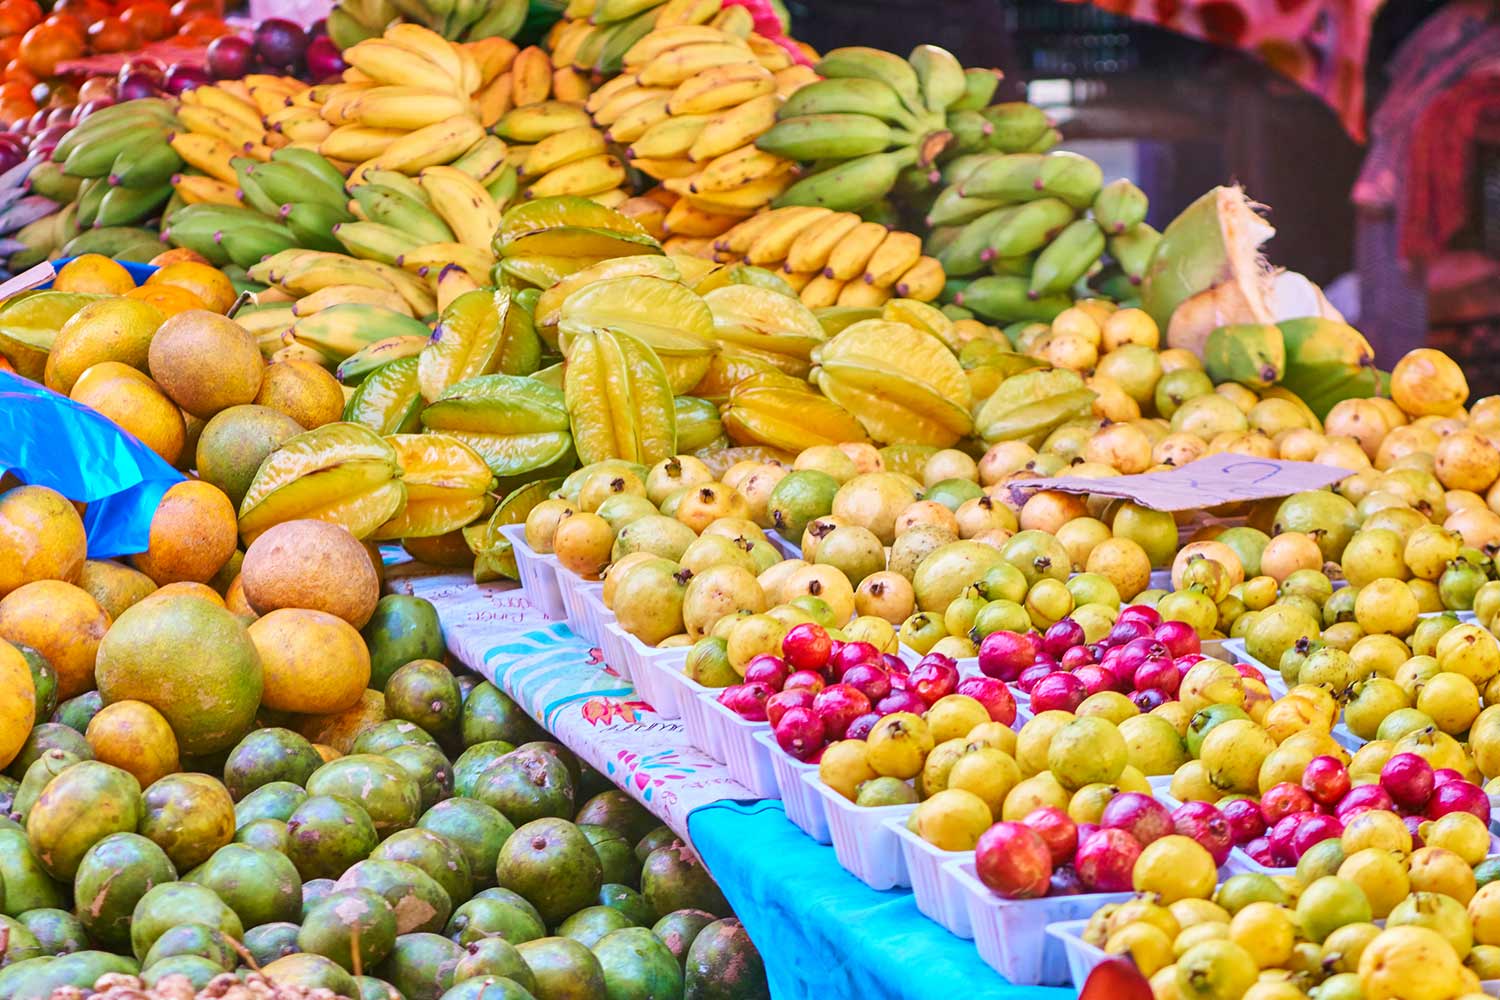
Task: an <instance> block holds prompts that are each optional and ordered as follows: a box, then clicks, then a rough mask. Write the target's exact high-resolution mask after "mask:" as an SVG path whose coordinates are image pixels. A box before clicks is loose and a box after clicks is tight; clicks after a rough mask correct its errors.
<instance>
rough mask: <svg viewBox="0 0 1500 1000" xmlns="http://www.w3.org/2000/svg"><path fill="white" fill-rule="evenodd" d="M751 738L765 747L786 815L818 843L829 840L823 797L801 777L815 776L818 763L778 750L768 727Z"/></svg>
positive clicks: (826, 812)
mask: <svg viewBox="0 0 1500 1000" xmlns="http://www.w3.org/2000/svg"><path fill="white" fill-rule="evenodd" d="M754 739H755V742H756V743H759V744H760V745H761V746H762V747H763V748H765V752H766V755H767V757H768V759H769V760H770V761H771V771H772V773H773V774H774V775H775V777H776V790H777V792H779V793H780V795H779V798H780V799H781V804H782V806H783V807H785V809H786V818H787V819H789V820H791V821H792V825H794V826H795V827H797V829H799V830H801V831H802V832H803V833H805V834H807V835H808V836H809V837H811V838H812V839H813V840H815V841H817V842H818V843H820V844H831V843H833V839H832V837H831V836H830V835H829V832H828V811H827V809H826V808H825V807H824V805H823V796H821V795H819V794H818V793H817V791H816V790H815V789H813V788H812V787H811V786H810V785H809V784H808V783H807V782H806V781H803V780H802V776H803V775H811V776H812V777H813V778H814V779H816V778H817V776H818V765H816V764H805V763H803V762H802V761H800V760H798V759H797V758H795V757H793V756H792V755H791V754H789V753H787V752H786V751H785V750H783V749H781V745H780V744H778V743H777V742H776V737H775V735H774V734H773V733H772V732H771V731H770V729H764V730H761V731H759V732H757V733H755V735H754Z"/></svg>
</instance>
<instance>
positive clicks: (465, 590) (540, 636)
mask: <svg viewBox="0 0 1500 1000" xmlns="http://www.w3.org/2000/svg"><path fill="white" fill-rule="evenodd" d="M387 577H388V579H387V587H388V589H390V590H393V591H397V592H399V593H406V594H412V595H414V596H416V597H421V598H425V599H426V600H429V601H431V602H432V603H433V605H434V606H435V607H436V608H437V612H438V617H439V618H440V619H441V621H442V624H443V637H444V638H445V639H446V640H447V643H448V651H449V653H450V654H452V655H453V656H455V657H457V658H458V659H459V660H460V661H462V662H463V664H464V665H465V666H466V667H468V668H469V669H470V670H473V671H476V672H477V673H480V674H483V675H484V676H485V677H487V678H489V679H490V680H491V681H493V682H494V684H495V685H496V686H497V687H499V688H500V689H501V690H503V691H504V692H505V693H506V694H508V695H510V696H511V697H512V698H513V699H515V701H516V703H517V704H519V705H520V706H521V707H522V708H523V709H525V710H526V712H527V714H529V715H530V716H531V717H532V718H534V719H536V720H537V722H538V723H540V724H541V725H542V726H544V727H545V728H546V729H547V730H548V731H549V732H551V733H552V734H553V735H554V736H555V737H556V738H557V739H558V740H559V741H561V742H562V743H563V744H564V745H566V746H567V747H568V749H570V750H572V751H573V752H574V753H576V754H578V756H579V757H581V758H582V759H584V760H586V761H588V762H589V764H590V765H592V766H593V767H594V768H596V769H598V770H599V771H600V772H602V773H603V774H606V775H608V776H609V779H610V780H611V781H613V782H614V783H615V784H616V785H619V786H620V787H621V788H623V789H625V791H627V792H629V793H630V794H631V795H632V796H634V797H635V798H636V799H638V800H640V802H641V804H642V805H644V806H645V807H646V808H647V809H650V810H651V812H652V813H654V814H655V815H656V816H658V817H660V818H661V820H662V822H663V823H666V824H667V825H668V826H670V827H671V828H672V829H673V830H675V831H677V833H678V834H679V835H680V836H682V837H687V836H688V824H687V817H688V813H690V812H692V811H693V810H694V809H697V808H698V807H699V806H703V805H707V804H709V803H711V802H718V801H720V800H723V799H752V798H754V797H755V796H753V795H751V793H750V792H749V791H748V790H747V789H746V788H745V787H744V786H743V785H741V784H739V783H737V782H736V781H734V780H733V779H732V778H730V777H729V771H728V769H727V768H726V767H725V766H724V765H723V764H720V763H719V762H718V761H716V760H714V759H713V758H712V757H710V756H708V755H707V754H705V753H704V752H703V751H701V750H699V749H697V748H696V747H694V746H693V745H692V744H691V743H690V742H688V738H687V732H686V731H685V730H684V729H683V726H682V723H681V722H680V721H679V720H675V719H674V720H668V719H663V718H662V717H661V716H659V715H657V714H656V712H655V711H654V710H653V709H652V708H651V706H650V705H648V704H646V702H644V701H642V700H641V699H640V698H639V697H638V696H637V695H636V692H635V688H634V687H633V686H632V685H631V683H630V681H628V680H626V679H625V678H624V677H622V676H621V675H620V672H619V671H617V670H616V669H615V668H614V667H612V666H610V665H609V664H607V663H605V662H604V657H603V655H602V653H601V652H600V650H599V649H598V648H597V647H593V646H590V645H589V643H587V642H585V641H584V640H583V639H580V638H579V637H578V636H576V635H574V634H573V633H572V631H570V630H569V629H568V626H567V625H565V624H563V623H561V622H554V621H551V620H549V619H548V618H546V617H545V616H544V615H542V614H541V612H539V611H538V610H537V609H536V608H534V607H533V606H532V605H531V603H530V602H529V601H527V600H526V595H525V594H524V593H523V592H522V590H521V588H520V587H518V586H516V585H515V584H505V583H488V584H475V583H474V581H473V579H472V578H471V577H469V576H468V575H467V574H461V573H447V574H442V573H434V572H433V571H432V570H431V569H429V568H424V567H418V566H416V565H415V564H408V565H405V566H393V567H390V568H389V569H388V571H387Z"/></svg>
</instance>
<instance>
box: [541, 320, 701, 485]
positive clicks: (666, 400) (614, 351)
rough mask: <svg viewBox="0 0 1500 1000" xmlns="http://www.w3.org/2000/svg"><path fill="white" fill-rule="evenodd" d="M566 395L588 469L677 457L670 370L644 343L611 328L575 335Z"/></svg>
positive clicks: (580, 454) (576, 441) (575, 439)
mask: <svg viewBox="0 0 1500 1000" xmlns="http://www.w3.org/2000/svg"><path fill="white" fill-rule="evenodd" d="M563 394H564V396H565V398H566V400H567V407H568V415H569V417H570V419H571V424H572V428H573V443H574V447H575V448H577V450H578V458H579V461H581V462H582V463H583V464H584V465H588V464H590V463H591V462H599V461H603V460H604V459H609V458H620V459H624V460H626V461H628V462H636V463H639V464H641V465H645V466H651V465H655V464H656V463H657V462H659V461H661V460H662V459H664V458H670V457H671V456H672V455H675V454H676V453H677V414H676V408H675V407H674V405H673V403H672V389H671V386H670V385H668V383H667V371H666V369H665V368H664V367H663V366H662V363H661V360H660V359H659V358H657V356H656V354H655V353H654V352H653V351H652V350H651V348H650V347H648V346H647V345H646V344H645V342H644V341H642V340H640V339H638V338H636V337H633V336H631V335H630V334H628V333H624V332H622V331H618V330H609V329H604V330H580V331H578V332H577V333H575V334H573V335H572V336H571V337H570V340H569V343H568V354H567V369H566V372H565V381H564V384H563Z"/></svg>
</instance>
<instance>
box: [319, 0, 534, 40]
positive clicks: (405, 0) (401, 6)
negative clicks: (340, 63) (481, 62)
mask: <svg viewBox="0 0 1500 1000" xmlns="http://www.w3.org/2000/svg"><path fill="white" fill-rule="evenodd" d="M527 11H528V4H527V0H491V2H486V0H339V2H338V3H336V4H334V6H333V9H332V10H330V11H329V12H328V34H329V36H330V37H331V38H332V39H333V40H334V42H335V43H336V44H337V45H338V47H339V48H340V49H346V48H349V47H350V46H352V45H355V44H356V43H358V42H362V41H364V40H365V39H367V38H377V37H379V36H380V35H381V34H382V33H383V32H384V31H385V29H386V26H387V25H389V24H390V23H391V22H392V21H396V20H403V21H410V22H412V23H414V24H420V25H423V26H424V27H427V28H431V29H432V30H433V31H436V32H437V33H438V34H440V35H442V36H443V37H444V38H447V39H449V40H450V41H476V40H478V39H481V38H492V37H497V36H498V37H502V38H511V37H514V36H515V35H516V34H517V33H518V32H519V31H520V30H521V28H522V26H523V25H524V24H525V22H526V15H527Z"/></svg>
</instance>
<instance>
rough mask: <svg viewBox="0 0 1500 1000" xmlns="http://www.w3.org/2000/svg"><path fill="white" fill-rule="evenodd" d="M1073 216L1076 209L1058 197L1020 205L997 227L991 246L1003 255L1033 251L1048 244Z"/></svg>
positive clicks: (1011, 255) (1020, 254)
mask: <svg viewBox="0 0 1500 1000" xmlns="http://www.w3.org/2000/svg"><path fill="white" fill-rule="evenodd" d="M1073 217H1074V215H1073V209H1072V208H1070V207H1068V205H1067V204H1066V203H1065V202H1063V201H1061V200H1059V199H1057V198H1043V199H1041V200H1040V201H1029V202H1027V203H1026V204H1024V205H1017V206H1016V207H1015V208H1014V209H1012V210H1011V211H1010V214H1009V215H1008V216H1007V217H1006V218H1005V220H1004V221H1003V222H1001V224H1000V226H999V227H998V228H997V229H996V230H995V232H994V235H993V237H992V239H991V242H990V246H991V248H992V249H993V250H994V251H995V253H996V254H997V255H998V256H1001V257H1020V256H1022V255H1024V254H1029V253H1033V252H1035V251H1037V250H1040V249H1041V248H1042V247H1044V246H1046V245H1047V243H1048V242H1050V241H1051V240H1052V238H1053V237H1055V236H1056V235H1057V234H1058V233H1059V232H1061V231H1062V228H1063V227H1064V226H1066V225H1067V224H1068V223H1070V222H1072V221H1073Z"/></svg>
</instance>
